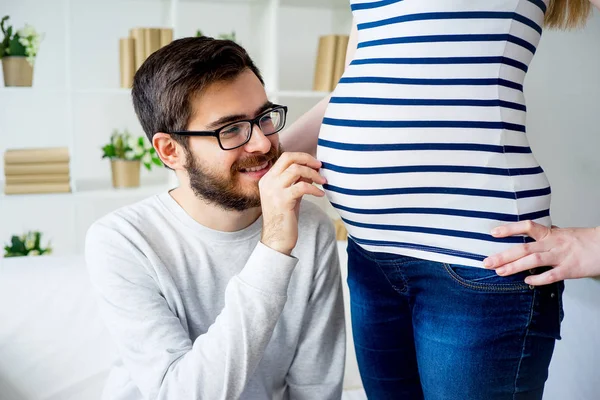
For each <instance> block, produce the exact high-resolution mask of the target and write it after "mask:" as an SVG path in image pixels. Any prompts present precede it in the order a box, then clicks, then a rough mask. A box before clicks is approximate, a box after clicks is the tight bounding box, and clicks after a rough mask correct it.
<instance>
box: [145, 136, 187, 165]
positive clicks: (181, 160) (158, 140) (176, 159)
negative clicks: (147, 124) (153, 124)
mask: <svg viewBox="0 0 600 400" xmlns="http://www.w3.org/2000/svg"><path fill="white" fill-rule="evenodd" d="M152 145H153V146H154V148H155V149H156V154H158V156H159V157H160V159H161V160H162V162H163V163H165V165H166V166H167V167H169V168H171V169H173V170H178V169H184V166H185V152H184V151H183V148H182V147H181V145H180V144H179V143H177V142H176V141H175V140H174V139H173V138H172V137H171V135H169V134H168V133H163V132H158V133H156V134H154V136H153V137H152Z"/></svg>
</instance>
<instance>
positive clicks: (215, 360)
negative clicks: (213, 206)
mask: <svg viewBox="0 0 600 400" xmlns="http://www.w3.org/2000/svg"><path fill="white" fill-rule="evenodd" d="M86 263H87V266H88V270H89V273H90V279H91V281H92V284H93V286H94V287H95V290H96V292H97V295H98V298H99V308H100V312H101V315H102V317H103V319H104V321H105V323H106V325H107V328H108V330H109V332H110V334H111V336H112V338H113V339H114V341H115V343H116V345H117V348H118V350H119V354H120V356H121V357H122V359H123V363H124V366H125V367H126V368H127V370H128V371H129V373H130V375H131V378H132V380H133V381H134V382H135V384H136V385H137V387H138V388H139V390H140V391H141V393H142V395H143V397H144V398H145V399H164V400H167V399H168V400H171V399H178V400H186V399H194V400H197V399H210V400H213V399H233V398H238V397H239V396H240V394H241V393H242V391H243V390H244V388H245V386H246V383H247V382H248V380H249V378H250V377H251V376H252V374H253V372H254V370H255V368H256V367H257V365H258V363H259V362H260V360H261V358H262V355H263V353H264V351H265V348H266V347H267V344H268V343H269V340H270V338H271V335H272V333H273V330H274V328H275V325H276V323H277V321H278V319H279V316H280V314H281V312H282V310H283V308H284V305H285V303H286V294H287V287H288V284H289V281H290V278H291V275H292V273H293V271H294V268H295V266H296V263H297V259H295V258H293V257H288V256H285V255H283V254H281V253H278V252H276V251H274V250H271V249H270V248H268V247H266V246H264V245H262V244H261V243H259V244H258V245H257V247H256V248H255V250H254V252H253V253H252V254H251V256H250V258H249V259H248V261H247V263H246V265H245V266H244V268H243V270H242V272H241V273H240V274H239V275H237V276H236V277H234V278H232V279H231V281H230V282H229V284H228V285H227V288H226V290H225V303H224V304H225V305H224V308H223V310H222V311H221V313H220V314H219V316H218V317H217V318H216V320H215V321H214V323H213V324H212V325H211V326H210V328H209V329H208V331H207V332H206V333H205V334H203V335H201V336H199V337H198V338H196V340H195V341H194V342H192V341H191V339H190V337H189V335H188V334H187V332H186V330H185V329H184V328H183V327H182V325H181V321H180V320H179V318H178V317H177V315H175V314H174V313H173V311H172V310H171V309H170V308H169V306H168V304H167V302H166V300H165V298H164V297H163V295H162V294H161V290H160V286H159V284H158V282H156V278H155V276H154V275H153V274H152V273H150V271H151V269H152V267H151V265H149V264H150V262H149V261H148V259H147V257H145V256H144V254H143V253H142V252H141V251H140V250H139V248H138V247H136V246H135V245H134V244H133V243H131V242H130V241H128V239H127V238H126V237H125V236H123V235H122V234H121V233H119V232H118V231H116V230H115V229H113V228H108V227H106V226H102V225H99V224H98V223H97V224H95V225H94V226H92V227H91V228H90V230H89V231H88V234H87V237H86ZM257 277H261V279H257Z"/></svg>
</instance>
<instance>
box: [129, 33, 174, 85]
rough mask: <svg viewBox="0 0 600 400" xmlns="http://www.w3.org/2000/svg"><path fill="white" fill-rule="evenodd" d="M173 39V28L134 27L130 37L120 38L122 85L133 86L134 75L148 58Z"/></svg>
mask: <svg viewBox="0 0 600 400" xmlns="http://www.w3.org/2000/svg"><path fill="white" fill-rule="evenodd" d="M172 41H173V29H171V28H133V29H131V30H130V31H129V37H126V38H121V39H119V59H120V67H121V87H122V88H131V86H132V85H133V76H134V75H135V73H136V71H137V70H138V69H139V68H140V67H141V66H142V64H143V63H144V61H146V58H148V56H150V54H152V53H154V52H155V51H156V50H158V49H160V48H161V47H164V46H166V45H168V44H169V43H171V42H172Z"/></svg>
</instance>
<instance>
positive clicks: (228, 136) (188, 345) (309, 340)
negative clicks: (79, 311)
mask: <svg viewBox="0 0 600 400" xmlns="http://www.w3.org/2000/svg"><path fill="white" fill-rule="evenodd" d="M132 96H133V103H134V107H135V110H136V113H137V115H138V118H139V120H140V122H141V124H142V127H143V128H144V131H145V132H146V134H147V135H148V138H149V139H150V140H151V142H152V144H153V146H154V148H155V149H156V151H157V153H158V155H159V156H160V158H161V159H162V161H163V162H164V164H165V165H166V166H168V167H169V168H171V169H173V170H175V172H176V174H177V176H178V178H179V181H180V183H181V185H180V187H178V188H176V189H174V190H172V191H170V192H168V193H162V194H159V195H157V196H153V197H151V198H149V199H146V200H144V201H142V202H139V203H137V204H134V205H131V206H129V207H125V208H122V209H120V210H117V211H116V212H113V213H112V214H109V215H108V216H106V217H104V218H102V219H100V220H99V221H97V222H96V223H94V225H93V226H92V227H91V228H90V230H89V232H88V235H87V238H86V259H87V263H88V268H89V271H90V276H91V280H92V282H93V284H94V286H95V288H96V290H97V292H98V295H99V303H100V308H101V312H102V315H103V318H104V320H105V321H106V324H107V326H108V329H109V331H110V333H111V335H112V337H113V338H114V340H115V342H116V344H117V348H118V350H119V353H120V356H121V359H122V362H120V363H119V364H118V365H117V366H116V367H115V368H114V370H113V371H112V372H111V374H110V376H109V379H108V382H107V386H106V388H105V392H104V398H106V399H110V400H120V399H128V400H130V399H141V398H144V399H169V400H185V399H210V400H214V399H237V398H242V399H288V398H289V399H311V400H312V399H334V398H340V397H341V385H342V376H343V366H344V361H345V360H344V357H345V353H344V352H345V332H344V310H343V303H342V294H341V293H342V292H341V280H340V274H339V266H338V256H337V247H336V241H335V236H334V230H333V226H332V224H331V221H330V220H329V219H328V218H327V217H326V215H325V214H324V213H323V212H321V211H320V210H319V209H318V208H317V207H315V206H314V205H311V204H310V203H307V202H303V203H302V204H301V199H302V197H303V196H304V195H307V194H308V195H314V196H323V192H322V191H321V190H319V189H318V188H317V187H316V186H314V185H312V183H318V184H323V183H324V181H325V180H324V179H323V178H322V177H321V176H320V175H319V173H318V169H319V167H320V165H321V164H320V163H319V162H318V161H317V160H315V159H314V158H313V157H311V156H310V155H308V154H303V153H283V154H282V152H281V149H280V146H279V138H278V135H277V133H278V132H279V131H281V129H282V128H283V126H284V124H285V115H286V111H287V109H286V108H285V107H283V106H277V105H275V104H273V103H271V102H269V101H268V99H267V95H266V93H265V90H264V86H263V81H262V78H261V76H260V73H259V71H258V69H257V68H256V66H255V65H254V63H253V62H252V60H251V59H250V57H249V56H248V54H247V53H246V52H245V51H244V49H242V48H241V47H240V46H238V45H237V44H235V43H233V42H230V41H222V40H214V39H211V38H205V37H202V38H185V39H181V40H177V41H175V42H173V43H171V44H170V45H168V46H166V47H164V48H162V49H161V50H159V51H157V52H156V53H154V54H152V55H151V56H150V57H149V58H148V60H147V61H146V62H145V63H144V64H143V65H142V67H141V68H140V70H139V71H138V72H137V74H136V76H135V80H134V85H133V90H132ZM280 156H281V157H280Z"/></svg>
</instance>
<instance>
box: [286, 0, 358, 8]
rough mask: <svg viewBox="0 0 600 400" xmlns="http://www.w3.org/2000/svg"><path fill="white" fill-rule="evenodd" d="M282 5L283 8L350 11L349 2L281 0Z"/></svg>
mask: <svg viewBox="0 0 600 400" xmlns="http://www.w3.org/2000/svg"><path fill="white" fill-rule="evenodd" d="M280 4H281V6H283V7H306V8H346V9H348V10H349V9H350V1H349V0H280Z"/></svg>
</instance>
